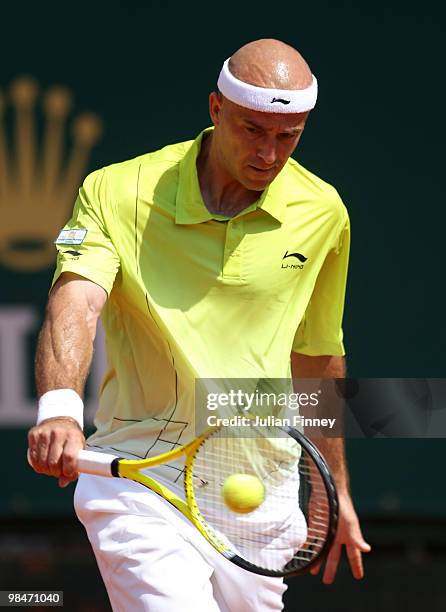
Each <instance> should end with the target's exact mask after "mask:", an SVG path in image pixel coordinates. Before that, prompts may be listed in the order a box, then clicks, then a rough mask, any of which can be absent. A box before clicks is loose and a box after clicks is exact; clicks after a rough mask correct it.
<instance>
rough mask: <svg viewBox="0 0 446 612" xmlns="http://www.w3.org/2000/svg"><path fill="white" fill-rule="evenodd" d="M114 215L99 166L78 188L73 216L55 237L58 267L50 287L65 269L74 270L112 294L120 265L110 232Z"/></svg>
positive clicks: (103, 175)
mask: <svg viewBox="0 0 446 612" xmlns="http://www.w3.org/2000/svg"><path fill="white" fill-rule="evenodd" d="M111 216H112V212H111V202H110V199H109V197H108V193H107V185H106V177H105V169H102V170H97V171H96V172H93V173H92V174H90V175H88V176H87V178H86V179H85V181H84V183H83V185H82V187H81V188H80V189H79V195H78V197H77V199H76V202H75V205H74V209H73V216H72V217H71V219H70V220H69V221H68V223H67V224H66V225H65V227H64V228H63V229H62V231H61V232H60V233H59V236H58V237H57V239H56V240H55V245H56V248H57V251H58V255H57V267H56V271H55V273H54V277H53V282H52V284H51V287H52V286H53V285H54V283H55V282H56V280H57V279H58V278H59V276H60V275H61V274H62V272H73V273H75V274H79V275H80V276H83V277H84V278H87V279H88V280H91V281H93V282H94V283H96V284H97V285H100V286H101V287H103V289H105V291H106V292H107V294H110V291H111V289H112V287H113V283H114V280H115V277H116V274H117V272H118V270H119V267H120V260H119V256H118V253H117V250H116V248H115V245H114V244H113V241H112V239H111V238H110V233H109V227H108V224H109V223H110V222H111Z"/></svg>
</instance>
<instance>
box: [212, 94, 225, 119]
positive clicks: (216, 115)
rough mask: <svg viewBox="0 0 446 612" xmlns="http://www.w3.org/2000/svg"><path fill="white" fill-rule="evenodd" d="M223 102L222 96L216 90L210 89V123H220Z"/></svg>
mask: <svg viewBox="0 0 446 612" xmlns="http://www.w3.org/2000/svg"><path fill="white" fill-rule="evenodd" d="M222 104H223V96H222V94H221V93H220V92H219V91H218V92H217V91H212V92H211V93H210V94H209V115H210V117H211V119H212V123H213V124H214V125H215V126H217V125H218V124H219V123H220V110H221V107H222Z"/></svg>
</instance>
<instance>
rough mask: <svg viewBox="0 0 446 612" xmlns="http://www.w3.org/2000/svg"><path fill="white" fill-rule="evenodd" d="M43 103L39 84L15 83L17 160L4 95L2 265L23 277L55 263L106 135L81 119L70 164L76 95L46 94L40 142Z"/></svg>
mask: <svg viewBox="0 0 446 612" xmlns="http://www.w3.org/2000/svg"><path fill="white" fill-rule="evenodd" d="M38 98H39V94H38V87H37V84H36V82H35V81H33V80H32V79H30V78H28V77H21V78H18V79H16V80H15V81H14V82H13V83H12V85H11V87H10V91H9V96H8V99H9V100H10V102H11V104H12V107H13V112H12V113H11V115H13V117H12V130H11V131H12V140H13V141H14V147H13V148H12V149H13V151H14V154H13V153H12V151H11V149H9V147H8V138H7V129H6V127H5V115H6V113H7V109H6V105H7V97H6V96H4V95H2V94H1V92H0V219H1V222H0V264H1V265H4V266H7V267H9V268H12V269H14V270H17V271H22V272H32V271H36V270H41V269H43V268H46V267H48V266H50V265H51V264H52V263H53V262H54V261H55V249H54V244H53V242H54V239H55V237H56V236H57V233H58V232H59V230H60V228H61V227H62V226H63V225H64V223H65V222H66V221H67V219H68V218H69V216H70V212H71V209H72V207H73V201H74V197H75V195H76V192H77V188H78V187H79V184H80V182H81V180H82V178H83V176H84V173H85V170H86V167H87V161H88V157H89V154H90V150H91V148H92V147H93V146H94V145H95V144H96V143H97V142H98V140H99V139H100V136H101V131H102V128H101V121H100V119H99V118H98V117H96V116H95V115H93V114H90V113H83V114H81V115H78V116H77V117H76V118H75V119H74V122H73V147H72V149H71V151H70V152H69V154H68V156H67V161H66V162H65V159H66V155H65V139H66V122H67V117H68V114H69V112H70V109H71V105H72V97H71V94H70V93H69V91H68V90H67V89H65V88H63V87H59V86H54V87H52V88H50V89H48V90H47V92H46V93H45V94H44V96H43V111H44V115H45V121H44V122H43V123H44V126H43V133H42V135H41V136H42V138H41V139H39V138H38V136H37V135H38V132H39V130H38V125H39V121H37V120H36V117H35V115H36V113H35V106H36V103H37V101H38ZM8 112H9V111H8ZM40 140H41V145H38V142H39V141H40Z"/></svg>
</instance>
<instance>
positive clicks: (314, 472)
mask: <svg viewBox="0 0 446 612" xmlns="http://www.w3.org/2000/svg"><path fill="white" fill-rule="evenodd" d="M230 430H231V431H230V432H228V428H220V429H218V430H216V431H214V432H213V433H211V434H209V435H207V436H206V437H204V438H203V439H202V440H201V441H200V442H199V444H197V445H196V447H195V448H193V449H192V450H191V451H190V453H189V454H188V455H187V459H186V465H185V478H184V487H185V496H186V503H187V505H188V507H189V509H190V512H191V520H192V522H193V523H194V524H195V525H196V526H197V527H198V528H199V529H200V531H202V533H203V532H204V534H205V536H206V538H207V539H208V540H209V542H210V543H211V544H212V545H213V546H214V547H215V548H216V549H217V550H218V551H219V552H220V553H222V554H223V555H224V556H225V557H227V558H228V559H229V560H230V561H232V562H233V563H235V564H236V565H238V566H240V567H242V568H244V569H246V570H248V571H251V572H254V573H257V574H261V575H264V576H272V577H286V576H292V575H299V574H302V573H305V572H307V571H308V570H310V569H311V567H313V566H314V565H316V564H318V563H319V562H320V561H321V560H322V559H323V558H324V556H325V555H326V553H327V552H328V550H329V548H330V546H331V544H332V543H333V540H334V537H335V534H336V528H337V521H338V498H337V494H336V487H335V484H334V481H333V478H332V476H331V473H330V470H329V468H328V466H327V464H326V462H325V460H324V459H323V457H322V455H321V454H320V452H319V451H318V450H317V448H316V447H315V446H314V444H312V443H311V442H310V441H309V440H308V439H307V438H306V437H305V436H304V435H303V434H301V433H300V432H299V431H297V430H295V429H293V428H291V427H289V428H288V427H268V428H265V427H260V428H258V429H257V430H256V433H255V434H254V435H253V434H252V428H250V432H251V433H250V435H249V436H248V437H246V435H247V434H246V428H234V427H232V428H230ZM234 473H244V474H250V475H253V476H256V477H257V478H259V480H261V481H262V483H263V485H264V487H265V493H266V494H265V500H264V502H263V503H262V504H261V505H260V506H259V507H258V508H257V509H255V510H254V511H253V512H250V513H247V514H239V513H236V512H233V511H231V510H229V508H228V507H227V506H226V504H225V502H224V499H223V494H222V488H223V484H224V482H225V480H226V478H227V477H229V476H231V475H232V474H234Z"/></svg>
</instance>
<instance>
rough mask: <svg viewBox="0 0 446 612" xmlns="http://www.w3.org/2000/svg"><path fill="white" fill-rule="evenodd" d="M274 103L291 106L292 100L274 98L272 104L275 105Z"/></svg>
mask: <svg viewBox="0 0 446 612" xmlns="http://www.w3.org/2000/svg"><path fill="white" fill-rule="evenodd" d="M274 102H281V103H282V104H289V103H290V102H291V100H284V99H283V98H273V99H272V100H271V102H270V104H273V103H274Z"/></svg>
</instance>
